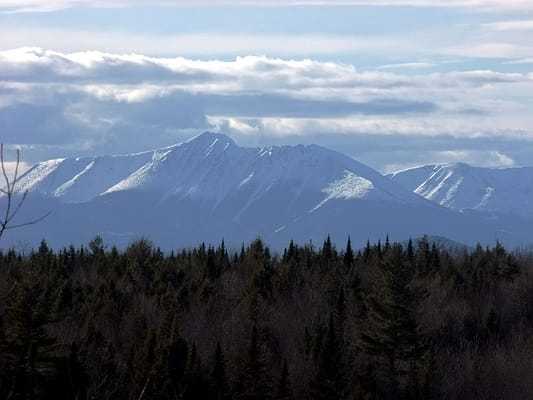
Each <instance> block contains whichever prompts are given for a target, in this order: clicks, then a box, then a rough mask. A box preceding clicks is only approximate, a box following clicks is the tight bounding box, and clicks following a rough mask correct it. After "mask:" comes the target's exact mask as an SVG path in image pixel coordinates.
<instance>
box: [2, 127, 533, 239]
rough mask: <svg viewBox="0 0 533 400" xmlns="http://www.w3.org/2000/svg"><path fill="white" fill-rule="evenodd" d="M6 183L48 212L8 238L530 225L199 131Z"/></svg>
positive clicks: (337, 158) (510, 229) (377, 177)
mask: <svg viewBox="0 0 533 400" xmlns="http://www.w3.org/2000/svg"><path fill="white" fill-rule="evenodd" d="M18 184H19V188H20V189H21V190H28V193H29V194H28V199H30V200H29V204H27V205H26V207H24V213H26V215H27V216H31V215H30V214H32V213H33V214H38V213H39V212H47V211H49V210H52V215H51V216H50V217H49V218H47V219H46V220H45V221H43V222H42V223H40V224H37V225H35V226H29V227H24V228H23V229H20V230H13V231H11V232H10V241H11V242H10V243H16V242H17V240H18V241H27V242H29V243H31V244H32V245H36V244H37V243H38V242H39V241H40V240H41V239H42V238H43V237H44V238H46V240H47V241H48V242H49V243H50V244H51V245H53V246H56V247H57V246H66V245H69V244H70V243H74V244H84V243H87V242H88V241H89V240H90V239H91V238H92V237H94V236H95V235H102V236H104V238H105V239H106V240H108V241H109V242H111V243H113V244H118V245H122V246H123V245H127V244H128V243H129V242H130V241H131V240H133V239H134V238H136V237H141V236H145V237H148V238H150V239H153V240H154V241H155V242H156V243H157V244H158V245H160V246H161V247H162V248H167V249H170V248H176V247H183V246H191V245H196V244H198V243H200V242H211V243H218V242H219V241H220V240H221V239H222V238H224V239H225V240H226V243H228V245H230V244H232V245H234V246H235V247H237V246H240V244H241V243H242V242H246V241H250V240H253V239H254V238H255V237H257V236H261V237H263V238H264V239H265V240H267V241H268V242H269V243H271V244H272V245H273V246H274V247H278V248H281V247H283V246H285V245H287V243H288V242H289V241H290V240H295V241H296V242H301V243H303V242H307V241H309V240H311V241H313V242H315V243H317V242H320V241H322V240H323V239H324V237H326V236H327V235H328V234H329V235H331V237H332V239H334V240H336V241H338V242H342V241H345V240H346V238H347V237H348V236H350V237H351V238H352V241H353V243H354V245H356V244H357V243H359V244H360V245H364V243H366V241H367V240H377V239H379V238H384V237H385V236H386V235H387V234H389V236H390V238H391V240H398V241H400V240H404V239H406V238H409V237H420V236H423V235H429V236H446V237H449V238H450V239H452V240H456V241H458V242H462V243H466V244H474V243H476V242H478V241H479V242H482V243H486V244H491V243H494V242H495V241H496V240H500V241H502V242H504V243H510V244H520V243H521V240H522V239H521V238H522V237H525V236H527V235H529V233H532V234H533V232H530V227H529V225H528V226H523V224H521V222H520V221H519V220H517V221H514V222H513V224H511V225H510V224H506V223H502V221H498V223H494V222H493V221H490V220H489V219H487V218H485V217H484V216H478V215H465V214H461V213H458V212H455V211H453V210H451V209H449V208H445V207H441V206H440V205H438V204H435V203H434V202H431V201H429V200H427V199H425V198H423V197H422V196H420V195H419V194H417V193H413V192H412V191H411V190H408V189H406V188H404V187H402V186H401V185H400V184H399V183H397V182H394V180H392V179H390V178H389V177H385V176H383V175H382V174H380V173H379V172H377V171H375V170H373V169H372V168H370V167H368V166H366V165H364V164H361V163H360V162H358V161H356V160H354V159H352V158H350V157H347V156H346V155H343V154H341V153H338V152H335V151H333V150H329V149H327V148H324V147H320V146H316V145H307V146H304V145H297V146H269V147H256V148H246V147H241V146H239V145H237V144H236V143H235V142H234V141H233V140H232V139H231V138H229V137H228V136H226V135H223V134H218V133H211V132H204V133H202V134H200V135H197V136H195V137H193V138H191V139H189V140H187V141H184V142H182V143H179V144H176V145H173V146H168V147H164V148H162V149H155V150H151V151H147V152H141V153H135V154H129V155H120V156H98V157H84V158H70V159H57V160H51V161H46V162H42V163H39V164H37V165H36V166H34V167H32V168H31V169H30V170H29V171H27V172H26V173H25V174H24V175H23V176H21V177H20V179H19V181H18ZM23 215H24V214H23ZM23 215H21V217H23Z"/></svg>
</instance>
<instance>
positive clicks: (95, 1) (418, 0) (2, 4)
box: [0, 0, 533, 12]
mask: <svg viewBox="0 0 533 400" xmlns="http://www.w3.org/2000/svg"><path fill="white" fill-rule="evenodd" d="M213 4H217V5H219V4H235V5H247V6H249V5H254V6H287V5H323V6H332V5H365V6H368V5H370V6H409V7H465V8H474V9H477V8H480V9H489V10H492V9H497V10H498V9H511V10H514V9H519V10H531V9H533V5H532V4H531V2H530V1H529V0H506V1H501V0H328V1H325V0H194V1H193V0H156V1H150V2H148V1H147V0H50V1H41V0H0V8H4V9H6V10H7V11H9V12H48V11H55V10H58V9H62V8H68V7H75V6H92V7H131V6H134V5H150V6H154V5H158V6H180V5H213Z"/></svg>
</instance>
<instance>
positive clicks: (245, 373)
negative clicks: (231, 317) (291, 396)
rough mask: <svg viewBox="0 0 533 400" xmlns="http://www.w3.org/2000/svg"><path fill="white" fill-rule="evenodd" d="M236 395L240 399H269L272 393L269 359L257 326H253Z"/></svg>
mask: <svg viewBox="0 0 533 400" xmlns="http://www.w3.org/2000/svg"><path fill="white" fill-rule="evenodd" d="M239 381H240V382H239V384H240V385H239V386H240V387H239V388H238V390H237V393H236V397H237V398H238V399H239V400H267V399H270V398H271V395H272V381H271V377H270V371H269V360H268V357H267V355H266V352H265V349H264V345H263V343H262V341H261V339H260V337H259V333H258V331H257V326H256V325H254V326H253V328H252V335H251V338H250V344H249V346H248V351H247V356H246V359H245V362H244V365H243V367H242V371H241V378H240V379H239Z"/></svg>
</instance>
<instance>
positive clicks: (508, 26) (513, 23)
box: [483, 19, 533, 31]
mask: <svg viewBox="0 0 533 400" xmlns="http://www.w3.org/2000/svg"><path fill="white" fill-rule="evenodd" d="M483 26H486V27H488V28H490V29H494V30H496V31H528V30H533V19H525V20H508V21H497V22H491V23H488V24H484V25H483Z"/></svg>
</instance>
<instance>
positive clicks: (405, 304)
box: [357, 245, 424, 399]
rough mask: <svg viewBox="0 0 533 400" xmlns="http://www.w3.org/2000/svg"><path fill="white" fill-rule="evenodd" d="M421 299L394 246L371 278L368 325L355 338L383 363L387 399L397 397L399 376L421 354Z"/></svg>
mask: <svg viewBox="0 0 533 400" xmlns="http://www.w3.org/2000/svg"><path fill="white" fill-rule="evenodd" d="M420 299H421V292H420V291H419V290H416V289H415V288H414V286H413V270H412V268H411V267H410V266H409V264H408V263H407V262H406V261H405V260H404V259H403V253H402V251H401V248H400V247H399V246H398V245H395V246H394V248H393V251H392V253H390V254H389V256H388V257H386V258H385V259H384V260H383V261H382V262H381V263H379V264H378V267H377V268H376V270H375V272H374V274H373V276H372V292H371V294H370V296H369V297H368V326H367V328H366V329H364V330H362V331H360V332H358V337H357V338H358V346H359V347H360V348H361V349H362V350H363V351H364V352H366V353H367V354H368V355H370V356H374V357H375V358H376V359H377V360H379V361H381V362H382V363H381V372H382V373H383V374H384V376H385V377H386V382H385V383H386V386H385V387H387V388H389V390H388V393H386V395H387V398H390V399H398V398H399V396H400V389H401V384H402V382H401V379H400V377H401V376H402V375H404V374H405V373H406V372H407V371H408V369H409V368H411V367H412V366H413V365H414V366H418V362H419V361H420V359H421V357H422V355H423V352H424V339H423V336H422V335H421V334H420V332H419V329H418V325H417V322H416V320H415V318H414V311H415V307H416V305H417V303H418V302H419V300H420Z"/></svg>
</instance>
